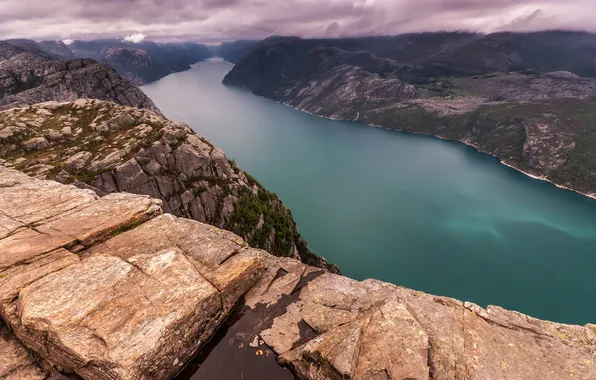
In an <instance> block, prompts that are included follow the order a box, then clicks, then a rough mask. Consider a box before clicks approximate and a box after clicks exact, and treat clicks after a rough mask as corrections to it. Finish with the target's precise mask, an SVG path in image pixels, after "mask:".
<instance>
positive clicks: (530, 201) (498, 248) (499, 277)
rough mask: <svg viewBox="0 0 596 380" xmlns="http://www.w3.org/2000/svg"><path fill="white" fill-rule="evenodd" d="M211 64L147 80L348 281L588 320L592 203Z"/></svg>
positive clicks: (444, 144)
mask: <svg viewBox="0 0 596 380" xmlns="http://www.w3.org/2000/svg"><path fill="white" fill-rule="evenodd" d="M231 68H232V64H229V63H226V62H222V61H217V60H210V61H207V62H203V63H200V64H198V65H196V66H195V67H193V68H192V69H191V70H189V71H186V72H182V73H177V74H173V75H170V76H168V77H166V78H163V79H162V80H160V81H158V82H155V83H152V84H150V85H147V86H144V87H143V90H144V91H145V92H146V93H147V94H148V95H149V96H150V97H151V98H152V99H153V100H154V102H155V103H156V104H157V106H158V107H159V108H160V109H161V110H162V111H163V112H164V114H165V115H166V116H167V117H169V118H171V119H174V120H178V121H183V122H186V123H188V124H189V125H190V126H191V127H192V128H193V129H194V130H195V131H197V133H199V134H201V135H203V136H205V137H206V138H207V139H209V140H211V141H212V142H213V143H214V144H216V145H218V146H220V147H221V148H223V150H224V151H225V152H226V154H227V155H228V157H230V158H234V159H235V160H236V162H237V163H238V164H239V165H240V167H241V168H242V169H244V170H245V171H247V172H248V173H250V174H251V175H253V176H254V177H255V178H257V179H258V180H259V181H260V182H261V183H262V184H263V185H264V186H265V187H266V188H267V189H269V190H270V191H273V192H275V193H276V194H277V195H278V196H279V197H280V198H281V199H282V200H283V201H284V203H285V204H286V205H287V206H288V207H289V208H290V209H291V210H292V213H293V215H294V219H295V220H296V222H297V224H298V227H299V229H300V233H301V234H302V235H303V236H304V238H305V239H306V241H307V242H308V244H309V246H310V248H311V250H312V251H313V252H315V253H317V254H319V255H322V256H324V257H326V258H327V259H328V260H329V261H331V262H333V263H336V264H338V265H339V267H340V269H341V270H342V272H343V273H344V274H345V275H347V276H350V277H353V278H356V279H365V278H377V279H380V280H385V281H389V282H392V283H394V284H398V285H403V286H407V287H410V288H414V289H418V290H422V291H425V292H428V293H433V294H438V295H445V296H450V297H455V298H458V299H461V300H467V301H472V302H475V303H478V304H479V305H481V306H486V305H488V304H493V305H500V306H503V307H505V308H509V309H515V310H518V311H521V312H524V313H527V314H530V315H533V316H536V317H539V318H543V319H549V320H556V321H561V322H568V323H578V324H584V323H587V322H596V302H595V300H596V276H595V275H594V271H595V270H596V201H594V200H591V199H588V198H586V197H583V196H580V195H578V194H575V193H572V192H569V191H565V190H561V189H557V188H556V187H554V186H552V185H550V184H547V183H544V182H542V181H538V180H534V179H531V178H529V177H527V176H525V175H523V174H521V173H518V172H516V171H515V170H513V169H510V168H507V167H505V166H503V165H501V164H499V163H498V161H497V160H495V159H494V158H492V157H490V156H487V155H484V154H481V153H478V152H476V151H475V150H473V149H472V148H469V147H466V146H464V145H462V144H459V143H455V142H448V141H442V140H438V139H435V138H432V137H426V136H416V135H411V134H406V133H398V132H392V131H386V130H382V129H377V128H371V127H367V126H363V125H360V124H357V123H352V122H341V121H332V120H326V119H322V118H319V117H316V116H312V115H308V114H306V113H302V112H299V111H296V110H294V109H292V108H290V107H287V106H284V105H281V104H277V103H275V102H273V101H270V100H267V99H264V98H260V97H257V96H254V95H252V94H250V93H249V92H247V91H245V90H242V89H236V88H229V87H226V86H223V85H222V84H221V80H222V79H223V77H224V76H225V74H226V73H227V72H228V71H229V70H230V69H231Z"/></svg>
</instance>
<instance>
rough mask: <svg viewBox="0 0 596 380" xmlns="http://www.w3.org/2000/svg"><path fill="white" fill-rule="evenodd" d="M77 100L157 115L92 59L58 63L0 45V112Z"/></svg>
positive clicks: (150, 105)
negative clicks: (151, 112) (129, 107)
mask: <svg viewBox="0 0 596 380" xmlns="http://www.w3.org/2000/svg"><path fill="white" fill-rule="evenodd" d="M79 98H95V99H102V100H111V101H115V102H117V103H120V104H123V105H127V106H132V107H139V108H146V109H150V110H153V111H155V112H158V113H159V109H158V108H157V107H156V106H155V104H153V101H152V100H151V99H149V98H148V97H147V96H146V95H145V94H144V93H143V92H142V91H141V90H140V89H138V88H137V87H135V86H133V85H132V84H131V83H130V82H129V81H127V80H125V79H124V78H122V77H121V76H120V75H119V74H118V73H117V72H116V71H114V69H112V68H111V67H109V66H108V65H106V64H101V63H97V62H95V61H93V60H91V59H68V60H60V61H59V60H55V59H54V58H52V57H50V56H48V55H46V54H45V53H43V52H39V51H35V50H26V49H24V48H20V47H17V46H13V45H10V44H8V43H5V42H2V41H0V110H1V109H7V108H12V107H18V106H23V105H28V104H35V103H40V102H44V101H48V100H57V101H70V100H75V99H79Z"/></svg>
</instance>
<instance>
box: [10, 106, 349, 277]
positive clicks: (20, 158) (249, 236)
mask: <svg viewBox="0 0 596 380" xmlns="http://www.w3.org/2000/svg"><path fill="white" fill-rule="evenodd" d="M0 157H1V158H3V159H6V160H8V161H9V162H11V163H13V164H14V165H15V167H16V168H18V169H21V170H23V171H25V172H26V173H29V174H31V175H35V176H37V177H40V178H48V179H56V180H58V181H60V182H64V183H73V184H75V185H77V186H79V187H83V188H90V189H93V190H94V191H95V192H96V193H98V194H100V195H105V194H109V193H113V192H121V191H122V192H130V193H135V194H145V195H150V196H152V197H155V198H159V199H162V200H163V201H164V209H165V211H166V212H169V213H173V214H175V215H178V216H182V217H186V218H192V219H195V220H198V221H201V222H206V223H209V224H211V225H214V226H217V227H220V228H225V229H228V230H230V231H233V232H235V233H237V234H239V235H241V236H242V237H243V238H244V239H246V241H247V242H248V243H249V244H250V245H251V246H254V247H257V248H263V249H267V250H268V251H269V252H271V253H273V254H276V255H278V256H289V257H295V258H299V259H301V260H302V261H304V262H305V263H308V264H311V265H316V266H320V267H325V268H328V269H330V270H332V271H337V268H336V267H335V266H333V265H329V264H327V263H326V262H325V261H324V259H322V258H319V257H317V256H315V255H314V254H312V253H311V252H310V251H309V249H308V247H307V246H306V243H305V242H304V240H303V239H302V238H301V237H300V234H299V233H298V230H297V228H296V224H295V222H294V221H293V219H292V214H291V213H290V210H288V209H287V208H286V207H285V206H284V205H283V203H282V202H281V201H280V200H279V198H277V196H276V195H275V194H272V193H270V192H268V191H267V190H266V189H264V188H263V187H262V186H261V185H260V184H259V183H258V182H257V181H256V180H254V179H253V178H251V177H250V176H248V175H247V174H246V173H244V172H243V171H242V170H240V169H239V168H238V167H237V166H236V164H235V163H234V162H232V161H230V160H228V159H227V158H226V156H225V155H224V153H223V152H222V151H221V150H219V149H218V148H216V147H214V146H213V145H211V144H210V143H209V142H208V141H206V140H205V139H204V138H202V137H201V136H198V135H196V134H195V133H194V132H193V131H192V130H191V129H190V128H189V127H188V126H187V125H185V124H182V123H176V122H172V121H169V120H167V119H165V118H163V117H162V116H160V115H158V114H156V113H154V112H152V111H148V110H142V109H137V108H131V107H124V106H120V105H117V104H115V103H111V102H103V101H98V100H77V101H75V102H72V103H56V102H50V103H43V104H39V105H34V106H31V107H26V108H17V109H11V110H7V111H3V112H0Z"/></svg>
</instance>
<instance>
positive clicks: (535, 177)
mask: <svg viewBox="0 0 596 380" xmlns="http://www.w3.org/2000/svg"><path fill="white" fill-rule="evenodd" d="M263 98H265V97H263ZM266 99H268V98H266ZM275 102H276V103H279V104H283V105H285V106H288V107H291V108H293V109H295V110H296V111H299V112H304V113H306V114H309V115H313V116H316V117H320V118H323V119H328V120H334V121H349V122H354V123H358V124H360V125H364V126H367V127H372V128H379V129H383V130H386V131H392V132H401V133H408V134H412V135H419V136H429V137H434V138H437V139H439V140H445V141H454V142H457V143H460V144H463V145H465V146H469V147H472V148H474V149H475V150H476V151H477V152H478V153H482V154H487V155H489V156H491V157H494V158H496V159H497V160H498V161H499V163H500V164H502V165H505V166H507V167H508V168H511V169H513V170H515V171H517V172H519V173H522V174H524V175H525V176H527V177H530V178H532V179H535V180H539V181H543V182H546V183H549V184H551V185H553V186H555V187H557V188H559V189H562V190H567V191H571V192H573V193H576V194H579V195H582V196H584V197H587V198H590V199H594V200H596V193H592V194H588V193H583V192H581V191H579V190H575V189H572V188H570V187H567V186H564V185H560V184H558V183H555V182H553V181H551V180H550V179H548V178H547V177H545V176H538V175H535V174H532V173H529V172H526V171H524V170H522V169H520V168H518V167H515V166H514V165H512V164H510V163H507V162H505V161H503V160H502V159H501V158H499V157H497V156H495V155H494V154H491V153H488V152H484V151H482V150H480V149H478V147H477V146H475V145H474V144H470V143H468V142H466V141H462V140H454V139H449V138H445V137H441V136H438V135H433V134H429V133H419V132H410V131H403V130H399V129H393V128H387V127H384V126H382V125H377V124H367V123H363V122H361V121H358V120H356V119H355V120H348V119H339V118H334V117H329V116H323V115H318V114H316V113H313V112H310V111H307V110H304V109H300V108H297V107H294V106H293V105H291V104H289V103H285V102H282V101H275ZM358 115H360V113H358Z"/></svg>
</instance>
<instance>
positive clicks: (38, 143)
mask: <svg viewBox="0 0 596 380" xmlns="http://www.w3.org/2000/svg"><path fill="white" fill-rule="evenodd" d="M23 146H24V147H25V149H27V150H41V149H46V148H48V147H49V146H50V143H48V140H46V139H45V137H34V138H32V139H30V140H27V141H25V142H24V143H23Z"/></svg>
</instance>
